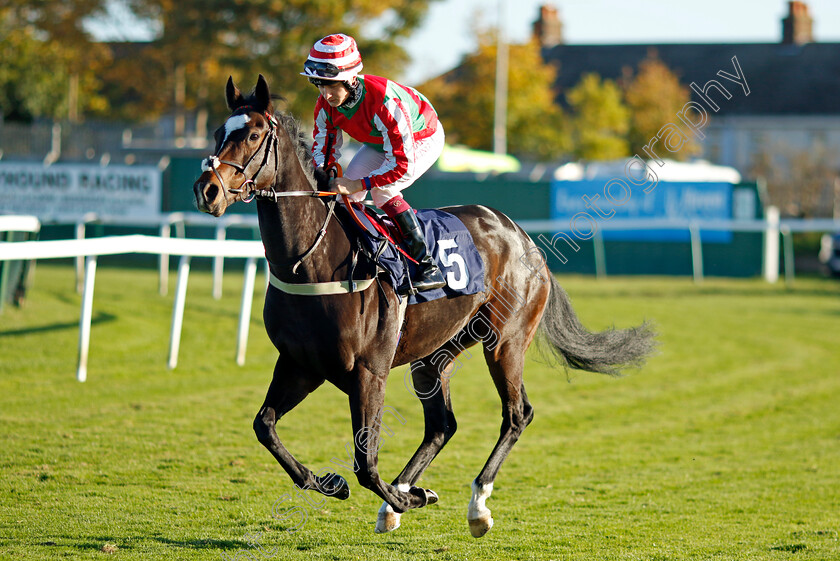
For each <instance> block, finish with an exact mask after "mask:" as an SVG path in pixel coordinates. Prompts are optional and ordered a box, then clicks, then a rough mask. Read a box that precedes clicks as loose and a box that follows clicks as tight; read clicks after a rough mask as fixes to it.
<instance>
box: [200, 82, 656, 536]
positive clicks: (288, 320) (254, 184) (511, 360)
mask: <svg viewBox="0 0 840 561" xmlns="http://www.w3.org/2000/svg"><path fill="white" fill-rule="evenodd" d="M226 99H227V104H228V107H229V108H230V110H231V115H230V117H229V118H228V119H227V121H226V122H225V123H224V124H223V125H222V126H221V127H219V129H218V130H216V132H215V140H216V150H215V153H214V155H213V156H210V157H209V158H207V159H206V160H204V162H203V164H202V169H203V172H202V174H201V175H200V177H199V178H198V179H197V180H196V182H195V184H194V186H193V190H194V193H195V198H196V204H197V206H198V208H199V209H200V210H201V211H203V212H207V213H209V214H212V215H214V216H217V217H218V216H221V215H222V214H224V212H225V210H226V209H227V207H228V206H230V205H231V204H233V203H234V202H236V201H241V200H245V201H250V200H253V199H256V206H257V213H258V216H259V225H260V234H261V238H262V242H263V244H264V246H265V255H266V259H267V260H268V263H269V270H270V274H271V276H272V277H273V278H272V281H278V282H272V283H271V285H270V286H269V287H268V291H267V294H266V297H265V306H264V310H263V317H264V321H265V327H266V330H267V332H268V336H269V338H270V339H271V341H272V343H273V345H274V346H275V347H276V348H277V351H278V353H279V357H278V359H277V363H276V366H275V367H274V375H273V378H272V381H271V384H270V386H269V388H268V392H267V394H266V397H265V401H264V403H263V404H262V407H261V408H260V410H259V412H258V413H257V416H256V418H255V420H254V431H255V432H256V436H257V439H258V440H259V441H260V442H261V443H262V444H263V445H264V446H265V447H266V448H267V449H268V450H269V452H271V454H272V455H273V456H274V458H275V459H276V460H277V462H279V464H280V465H281V466H282V467H283V469H284V470H285V471H286V472H287V473H288V475H289V477H291V479H292V481H293V482H294V483H295V484H296V485H297V486H298V487H300V488H301V489H313V490H315V491H318V492H320V493H322V494H324V495H327V496H333V497H336V498H339V499H346V498H347V497H348V496H349V495H350V490H349V486H348V484H347V482H346V481H345V480H344V478H343V477H341V476H340V475H338V474H337V473H324V474H322V475H316V474H314V473H313V472H312V471H311V470H310V469H309V468H307V467H306V466H304V465H303V464H302V463H300V462H299V461H298V460H297V459H295V457H294V456H292V454H291V453H289V451H288V450H287V449H286V448H285V446H283V443H282V442H281V441H280V440H279V438H278V436H277V433H276V431H275V425H276V423H277V422H278V421H279V420H280V418H281V417H282V416H283V415H284V414H286V413H287V412H288V411H290V410H291V409H292V408H294V407H295V406H296V405H297V404H298V403H300V402H301V401H302V400H303V399H304V398H305V397H306V396H307V395H309V394H310V393H311V392H312V391H314V390H315V389H316V388H318V387H319V386H320V385H321V384H322V383H324V381H325V380H329V381H330V382H331V383H333V384H335V386H337V387H338V388H339V389H340V390H341V391H343V392H344V393H346V394H347V395H348V397H349V403H350V416H351V419H352V425H353V434H354V435H355V438H354V462H355V463H354V467H355V471H356V475H357V478H358V482H359V484H360V485H362V486H363V487H366V488H368V489H370V490H371V491H373V492H374V493H376V494H377V495H378V496H379V497H381V498H382V499H383V501H384V503H383V505H382V507H381V508H380V510H379V513H378V516H377V524H376V531H377V532H387V531H391V530H394V529H396V528H397V527H398V526H399V525H400V516H401V514H402V513H404V512H406V511H407V510H410V509H413V508H419V507H423V506H426V505H429V504H433V503H435V502H437V500H438V496H437V495H436V494H435V493H434V492H433V491H431V490H429V489H423V488H420V487H417V486H415V485H416V483H417V481H418V480H419V478H420V476H421V475H422V474H423V472H424V470H425V469H426V468H427V467H428V466H429V464H430V463H431V461H432V460H433V459H434V458H435V456H437V454H438V453H439V452H440V451H441V449H442V448H443V447H444V446H445V445H446V443H447V442H448V441H449V440H450V439H451V438H452V435H453V434H455V430H456V427H457V424H456V421H455V415H454V413H453V407H452V401H451V399H450V386H449V383H450V379H449V376H447V369H448V368H449V367H450V365H451V364H452V363H453V361H454V360H455V359H456V357H457V356H458V355H459V353H461V352H462V351H463V350H464V349H466V348H468V347H471V346H473V345H475V344H476V343H478V342H482V343H483V348H484V357H485V360H486V362H487V366H488V367H489V370H490V377H491V378H492V380H493V383H494V384H495V386H496V390H497V391H498V393H499V397H500V398H501V403H502V424H501V430H500V435H499V438H498V441H497V443H496V445H495V447H494V448H493V450H492V452H491V453H490V456H489V458H488V459H487V462H486V463H485V464H484V467H483V468H482V469H481V471H480V472H479V474H478V476H477V477H476V478H475V480H474V481H473V482H472V496H471V498H470V503H469V507H468V515H467V519H468V522H469V528H470V531H471V533H472V535H473V536H475V537H480V536H483V535H484V534H485V533H486V532H487V531H488V530H489V529H490V528H491V527H492V525H493V518H492V516H491V513H490V510H489V509H488V508H487V505H486V504H485V503H486V500H487V499H488V498H489V497H490V494H491V492H492V490H493V481H494V480H495V479H496V475H497V474H498V472H499V469H500V467H501V465H502V462H503V461H504V460H505V458H506V457H507V455H508V454H509V453H510V451H511V448H512V447H513V445H514V444H515V443H516V441H517V439H519V437H520V435H521V434H522V431H523V430H524V429H525V427H526V426H528V424H529V423H530V422H531V420H532V419H533V418H534V410H533V408H532V407H531V404H530V402H529V401H528V397H527V395H526V393H525V386H524V385H523V368H524V362H525V351H526V349H528V347H529V345H530V344H531V342H532V340H533V339H534V337H535V335H536V334H537V332H538V330H539V331H541V333H542V336H543V337H542V338H543V339H544V340H545V343H546V345H545V346H546V347H547V348H548V350H549V351H550V353H551V355H553V356H554V357H555V358H556V359H558V362H560V363H561V365H562V366H564V367H571V368H577V369H582V370H588V371H592V372H601V373H606V374H613V375H615V374H618V373H619V371H620V370H621V369H622V368H624V367H626V366H639V365H641V364H642V363H643V362H644V359H645V357H646V356H647V355H648V353H649V352H650V351H651V350H652V348H653V346H654V333H653V331H652V330H651V328H650V326H649V325H648V324H647V323H644V324H642V325H640V326H638V327H633V328H629V329H609V330H606V331H603V332H599V333H591V332H589V331H587V330H586V329H585V328H584V327H583V326H582V325H581V324H580V322H579V321H578V319H577V316H576V315H575V312H574V311H573V309H572V307H571V303H570V301H569V298H568V296H567V295H566V293H565V292H564V291H563V289H562V288H561V287H560V285H559V283H558V282H557V280H556V279H555V278H554V277H553V276H552V275H551V273H550V272H549V270H548V267H547V266H546V265H545V259H544V257H543V258H540V254H539V252H538V251H535V250H536V246H535V244H534V243H533V242H532V241H531V238H530V237H529V236H528V235H527V234H526V233H525V231H524V230H522V229H521V228H520V227H519V226H518V225H517V224H515V223H514V222H513V221H512V220H511V219H510V218H508V217H507V216H505V215H504V214H502V213H501V212H499V211H496V210H493V209H491V208H488V207H485V206H481V205H466V206H455V207H447V208H444V209H442V210H445V211H447V212H449V213H451V214H454V215H455V216H456V217H458V218H459V219H460V220H461V222H463V223H464V225H465V226H466V228H467V229H468V230H469V232H470V234H471V235H472V238H473V240H474V242H475V245H476V247H477V249H478V252H479V253H480V256H481V259H482V260H483V263H484V274H485V279H484V283H485V289H484V291H483V292H481V293H477V294H472V295H467V296H458V297H452V298H441V299H437V300H433V301H430V302H425V303H421V304H416V305H412V306H410V307H406V300H405V299H400V298H399V297H398V295H397V294H396V292H395V290H394V287H393V286H391V284H389V283H387V282H384V281H383V280H382V278H379V277H378V276H377V275H378V272H377V269H376V267H375V265H373V264H372V263H370V262H366V261H365V260H359V262H358V263H357V262H356V261H357V259H356V252H355V251H354V245H353V241H352V235H348V230H349V227H352V224H350V226H349V227H348V226H347V225H346V224H344V223H343V221H341V220H338V219H332V217H333V216H336V215H339V213H337V211H336V197H337V195H335V194H334V193H330V192H327V189H328V179H329V178H328V176H327V175H326V174H325V173H324V172H323V171H322V170H319V169H315V168H314V165H313V163H312V162H313V161H312V156H311V154H310V152H309V150H310V149H309V146H308V143H307V141H306V140H305V139H304V137H303V135H302V133H301V132H300V130H299V124H298V122H297V121H296V120H295V119H294V118H292V117H290V116H288V115H285V114H282V113H275V110H274V105H273V101H272V97H271V94H270V92H269V87H268V84H267V82H266V80H265V78H264V77H263V76H262V75H260V77H259V79H258V81H257V84H256V87H255V89H254V90H253V92H252V93H251V94H249V95H243V94H242V92H241V91H240V90H239V89H238V88H237V87H236V85H235V84H234V83H233V80H232V78H230V79H228V82H227V86H226ZM351 275H352V277H353V278H352V279H350V280H349V281H348V280H346V279H348V278H349V277H350V276H351ZM365 281H367V282H365ZM352 282H358V285H357V286H356V287H355V290H354V289H353V287H352V286H351V283H352ZM278 287H279V288H278ZM318 287H321V288H322V289H321V290H319V289H318ZM409 363H410V364H411V369H410V374H411V382H410V385H411V386H412V389H413V391H414V392H415V393H416V394H417V396H418V397H420V400H421V403H422V406H423V414H424V421H425V431H424V435H423V440H422V442H421V443H420V446H419V447H418V448H417V451H416V452H415V453H414V455H413V456H412V457H411V459H410V460H409V461H408V463H407V464H406V466H405V467H404V468H403V470H402V471H401V472H400V474H399V475H397V477H396V478H395V479H394V480H393V482H392V483H390V484H388V483H386V482H385V481H384V480H383V479H382V478H381V476H380V474H379V472H378V469H377V451H378V450H379V446H380V429H381V426H382V423H381V418H382V414H383V408H384V399H385V381H386V379H387V377H388V374H389V372H390V370H391V369H392V368H394V367H397V366H400V365H405V364H409ZM406 378H407V379H408V374H406Z"/></svg>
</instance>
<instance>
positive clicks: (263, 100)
mask: <svg viewBox="0 0 840 561" xmlns="http://www.w3.org/2000/svg"><path fill="white" fill-rule="evenodd" d="M254 97H255V98H256V101H257V105H258V106H259V107H261V108H262V109H263V110H266V111H268V110H269V108H270V107H271V93H270V92H269V91H268V82H266V80H265V76H263V75H262V74H260V77H259V78H257V87H256V88H255V89H254Z"/></svg>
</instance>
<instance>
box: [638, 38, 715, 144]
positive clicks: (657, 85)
mask: <svg viewBox="0 0 840 561" xmlns="http://www.w3.org/2000/svg"><path fill="white" fill-rule="evenodd" d="M624 97H625V99H626V100H627V106H628V108H629V109H630V131H629V133H628V140H629V141H630V151H631V153H633V154H639V155H641V156H643V157H646V156H644V153H643V152H642V148H643V147H644V146H645V145H647V144H648V142H649V141H650V139H651V138H653V137H655V136H656V135H657V133H658V132H659V130H660V129H661V128H662V127H663V126H664V125H665V123H675V124H677V125H682V123H680V122H678V120H677V113H678V112H679V111H681V110H682V108H683V106H684V105H685V104H686V103H688V102H689V101H690V99H691V95H690V94H689V89H688V88H687V87H686V86H683V85H682V84H680V81H679V78H678V77H677V75H676V74H674V73H673V72H672V71H671V70H670V69H669V68H668V66H666V65H665V63H663V62H662V61H661V60H660V59H659V57H658V56H657V55H656V53H655V52H652V53H650V54H649V55H648V57H647V58H645V59H644V60H643V61H642V62H641V63H639V69H638V72H637V73H636V75H635V76H633V77H632V79H630V80H628V81H627V84H626V86H625V90H624ZM699 149H700V147H699V146H698V144H697V142H696V140H694V138H693V137H690V138H687V141H686V144H684V145H683V146H682V148H680V149H679V150H678V151H677V152H665V148H664V147H663V145H662V143H659V144H658V145H657V146H656V147H655V150H656V151H657V154H659V155H660V157H666V154H667V157H669V158H672V159H675V160H686V159H687V158H688V157H689V156H692V155H694V154H696V153H697V152H699Z"/></svg>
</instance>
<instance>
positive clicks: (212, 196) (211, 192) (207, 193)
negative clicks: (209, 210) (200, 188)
mask: <svg viewBox="0 0 840 561" xmlns="http://www.w3.org/2000/svg"><path fill="white" fill-rule="evenodd" d="M218 194H219V187H218V186H217V185H215V184H213V183H208V184H207V186H206V187H205V188H204V199H205V200H206V201H207V202H212V201H215V200H216V197H217V196H218Z"/></svg>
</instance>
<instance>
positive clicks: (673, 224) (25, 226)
mask: <svg viewBox="0 0 840 561" xmlns="http://www.w3.org/2000/svg"><path fill="white" fill-rule="evenodd" d="M91 223H99V224H119V225H121V226H126V225H132V226H145V227H150V226H151V227H159V228H160V230H159V232H160V235H159V236H145V235H128V236H110V237H100V238H88V239H85V236H84V234H85V227H86V226H87V225H89V224H91ZM188 224H189V225H193V224H200V225H212V226H213V228H215V232H216V233H215V238H216V239H213V240H207V239H187V238H185V237H184V232H185V226H186V225H188ZM519 224H520V226H522V228H524V229H525V230H526V231H527V232H530V233H539V232H563V231H564V230H567V229H568V227H569V223H568V221H565V222H564V221H550V220H529V221H522V222H519ZM173 227H174V228H175V231H176V237H175V238H172V237H170V232H171V230H172V228H173ZM231 227H248V228H256V227H257V224H256V217H249V216H242V215H233V216H230V217H227V218H225V219H221V220H220V219H216V218H211V217H209V216H206V215H203V214H198V213H172V214H168V215H161V216H159V217H154V218H150V219H148V220H134V219H131V220H130V221H128V222H127V221H126V220H125V219H116V218H111V219H109V218H107V217H96V216H86V217H85V218H84V219H82V220H81V221H78V222H77V223H76V239H70V240H54V241H24V242H0V261H17V260H36V259H60V258H74V259H76V261H77V289H78V290H79V291H80V292H81V293H82V305H81V315H80V319H79V353H78V361H77V368H76V378H77V380H79V381H80V382H84V381H85V380H86V379H87V362H88V349H89V346H90V324H91V316H92V310H93V293H94V285H95V275H96V264H97V257H98V256H100V255H118V254H132V253H136V254H150V255H158V256H159V260H160V268H159V272H160V287H159V292H160V294H161V295H165V294H166V288H167V286H168V274H169V257H170V256H180V261H179V264H178V279H177V283H176V285H177V289H176V294H175V298H174V302H173V311H172V322H171V328H170V337H169V354H168V358H167V366H168V367H169V368H170V369H174V368H175V367H176V366H177V364H178V352H179V347H180V338H181V328H182V326H183V317H184V305H185V302H186V293H187V280H188V278H189V273H190V259H191V258H192V257H211V258H213V260H214V262H213V296H214V297H215V298H220V297H221V279H222V273H223V267H224V259H225V258H245V259H246V262H245V271H244V277H245V278H244V283H243V288H242V299H241V304H240V312H239V329H238V333H237V342H236V361H237V363H238V364H239V365H242V364H244V362H245V349H246V344H247V339H248V326H249V320H250V316H251V307H252V304H253V292H254V285H255V278H256V270H257V260H258V259H261V260H262V261H263V262H264V263H265V266H266V273H267V271H268V268H267V263H266V262H265V259H264V255H265V251H264V249H263V246H262V242H260V241H240V240H227V239H225V238H226V235H227V230H228V229H229V228H231ZM40 228H41V223H40V221H39V220H38V219H37V218H35V217H31V216H0V232H32V233H37V232H38V231H39V230H40ZM652 229H676V230H684V231H686V230H687V231H688V232H689V233H690V243H691V261H692V272H693V278H694V280H695V282H698V283H699V282H702V280H703V244H702V243H701V236H700V233H701V232H702V231H705V230H728V231H737V232H759V233H763V234H764V250H763V252H764V256H763V271H764V278H765V279H766V280H767V281H768V282H777V281H778V275H779V253H780V252H779V249H780V245H779V241H780V237H781V239H782V240H783V244H782V246H781V249H782V255H783V260H784V263H783V265H784V272H785V279H786V282H788V283H792V282H793V279H794V270H793V243H792V234H793V233H794V232H836V231H840V220H780V219H779V214H778V211H776V210H775V209H772V208H771V209H768V212H767V218H766V219H765V220H741V221H733V220H716V221H699V220H683V221H673V220H621V221H618V220H615V221H604V222H602V223H601V224H600V228H599V229H598V230H596V231H595V233H594V235H593V242H594V248H595V251H594V258H595V269H596V271H597V274H598V275H599V276H605V275H606V262H605V254H606V253H605V251H604V239H603V235H602V234H601V231H602V230H625V231H626V230H652ZM267 278H268V275H267V274H266V284H267Z"/></svg>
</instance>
